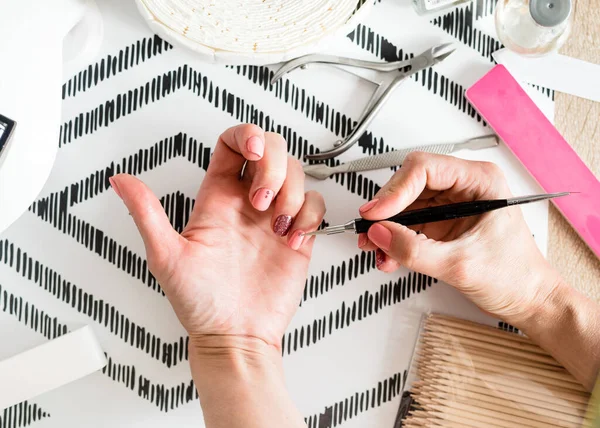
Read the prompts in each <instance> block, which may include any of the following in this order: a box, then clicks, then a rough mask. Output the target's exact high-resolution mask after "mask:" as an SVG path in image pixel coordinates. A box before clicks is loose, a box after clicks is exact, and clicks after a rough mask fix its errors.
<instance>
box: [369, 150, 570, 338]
mask: <svg viewBox="0 0 600 428" xmlns="http://www.w3.org/2000/svg"><path fill="white" fill-rule="evenodd" d="M508 197H511V194H510V190H509V188H508V185H507V183H506V180H505V178H504V176H503V174H502V172H501V170H500V169H499V168H498V167H497V166H496V165H495V164H491V163H487V162H472V161H466V160H462V159H458V158H454V157H450V156H441V155H433V154H426V153H412V154H411V155H409V156H408V157H407V158H406V161H405V162H404V164H403V165H402V168H400V169H399V170H398V171H397V172H396V174H395V175H394V176H393V177H392V178H391V180H390V181H389V182H388V183H387V184H386V185H385V186H384V187H383V188H382V189H381V190H380V191H379V192H378V193H377V194H376V195H375V197H374V199H373V200H372V201H370V202H368V203H367V204H365V205H363V206H362V207H361V209H360V212H361V215H362V217H363V218H366V219H369V220H382V219H385V218H388V217H391V216H393V215H395V214H398V213H399V212H401V211H404V210H413V209H419V208H424V207H430V206H436V205H443V204H449V203H455V202H466V201H473V200H478V199H498V198H508ZM359 247H361V248H362V249H364V250H377V257H376V259H377V265H378V268H379V269H380V270H382V271H386V272H392V271H394V270H396V269H397V268H398V267H399V266H405V267H407V268H409V269H411V270H414V271H417V272H421V273H424V274H426V275H429V276H432V277H435V278H438V279H440V280H442V281H444V282H447V283H448V284H451V285H453V286H454V287H456V288H457V289H458V290H459V291H461V292H462V293H464V294H465V295H466V296H468V297H469V298H470V299H471V300H472V301H473V302H474V303H475V304H476V305H478V306H479V307H480V308H481V309H482V310H484V311H486V312H488V313H491V314H493V315H495V316H497V317H499V318H501V319H503V320H505V321H507V322H509V323H511V324H513V325H515V326H517V327H520V326H523V325H527V323H528V319H529V317H532V316H535V314H536V313H537V312H538V309H540V308H541V307H542V306H543V304H544V302H545V301H546V300H547V299H548V298H549V297H550V296H551V295H552V293H553V292H554V290H555V289H556V288H557V287H558V284H559V283H560V278H559V275H558V273H557V272H556V271H555V270H554V269H552V268H551V267H550V265H549V264H548V262H547V261H546V260H545V259H544V257H543V256H542V254H541V253H540V251H539V250H538V248H537V246H536V244H535V241H534V239H533V237H532V235H531V232H530V230H529V229H528V227H527V224H526V223H525V220H524V219H523V215H522V213H521V210H520V208H518V207H513V208H505V209H501V210H497V211H493V212H489V213H486V214H484V215H481V216H476V217H468V218H463V219H458V220H451V221H445V222H439V223H429V224H424V225H418V226H415V227H411V228H410V229H409V228H407V227H405V226H401V225H398V224H395V223H391V222H380V223H377V224H375V225H373V226H372V227H371V228H370V230H369V232H368V234H367V235H361V236H359Z"/></svg>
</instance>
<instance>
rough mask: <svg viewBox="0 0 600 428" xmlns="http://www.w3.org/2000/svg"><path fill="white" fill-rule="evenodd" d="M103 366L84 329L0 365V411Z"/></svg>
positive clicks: (95, 343)
mask: <svg viewBox="0 0 600 428" xmlns="http://www.w3.org/2000/svg"><path fill="white" fill-rule="evenodd" d="M105 365H106V358H105V356H104V352H103V351H102V349H101V348H100V345H99V344H98V340H97V339H96V336H95V335H94V333H93V331H92V329H91V328H90V327H88V326H86V327H83V328H80V329H78V330H75V331H74V332H72V333H69V334H66V335H64V336H62V337H59V338H58V339H54V340H52V341H50V342H48V343H45V344H43V345H41V346H38V347H36V348H33V349H30V350H29V351H25V352H23V353H21V354H18V355H15V356H13V357H11V358H8V359H6V360H4V361H0V410H2V409H5V408H7V407H10V406H13V405H15V404H18V403H20V402H22V401H25V400H29V399H31V398H33V397H36V396H38V395H40V394H43V393H45V392H48V391H51V390H53V389H56V388H58V387H60V386H63V385H66V384H67V383H70V382H73V381H74V380H77V379H80V378H82V377H84V376H87V375H89V374H91V373H93V372H95V371H97V370H100V369H101V368H102V367H104V366H105Z"/></svg>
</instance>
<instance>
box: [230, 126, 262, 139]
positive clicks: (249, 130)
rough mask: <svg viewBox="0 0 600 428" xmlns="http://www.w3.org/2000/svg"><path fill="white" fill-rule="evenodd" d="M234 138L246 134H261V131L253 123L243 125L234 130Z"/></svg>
mask: <svg viewBox="0 0 600 428" xmlns="http://www.w3.org/2000/svg"><path fill="white" fill-rule="evenodd" d="M235 132H236V136H238V135H248V134H262V132H263V130H262V128H261V127H260V126H258V125H255V124H253V123H244V124H242V125H238V126H237V127H236V128H235Z"/></svg>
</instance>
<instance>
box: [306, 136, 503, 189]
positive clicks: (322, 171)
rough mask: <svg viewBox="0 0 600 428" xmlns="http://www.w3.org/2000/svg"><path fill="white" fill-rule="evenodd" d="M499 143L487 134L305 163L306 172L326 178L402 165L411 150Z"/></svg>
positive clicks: (438, 150)
mask: <svg viewBox="0 0 600 428" xmlns="http://www.w3.org/2000/svg"><path fill="white" fill-rule="evenodd" d="M497 145H498V137H496V135H486V136H484V137H478V138H473V139H470V140H467V141H463V142H460V143H453V144H435V145H430V146H420V147H412V148H408V149H402V150H394V151H391V152H387V153H382V154H380V155H375V156H368V157H364V158H361V159H357V160H354V161H351V162H347V163H343V164H341V165H338V166H327V165H326V164H324V163H318V164H315V165H305V166H304V172H305V173H306V174H307V175H310V176H311V177H314V178H318V179H319V180H325V179H326V178H328V177H330V176H331V175H333V174H340V173H345V172H360V171H373V170H376V169H384V168H391V167H393V166H401V165H402V163H403V162H404V159H406V156H408V154H409V153H411V152H416V151H420V152H427V153H437V154H441V155H446V154H449V153H454V152H457V151H459V150H463V149H468V150H479V149H485V148H488V147H495V146H497Z"/></svg>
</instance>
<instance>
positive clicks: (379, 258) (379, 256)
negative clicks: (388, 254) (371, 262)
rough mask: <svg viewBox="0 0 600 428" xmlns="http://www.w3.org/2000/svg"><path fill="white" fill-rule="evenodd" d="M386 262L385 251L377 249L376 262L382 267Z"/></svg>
mask: <svg viewBox="0 0 600 428" xmlns="http://www.w3.org/2000/svg"><path fill="white" fill-rule="evenodd" d="M384 263H385V253H384V252H383V251H381V250H380V249H379V248H377V250H375V264H376V265H377V268H380V267H381V266H382V265H383V264H384Z"/></svg>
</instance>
